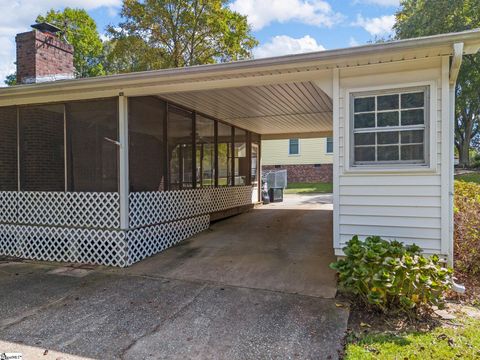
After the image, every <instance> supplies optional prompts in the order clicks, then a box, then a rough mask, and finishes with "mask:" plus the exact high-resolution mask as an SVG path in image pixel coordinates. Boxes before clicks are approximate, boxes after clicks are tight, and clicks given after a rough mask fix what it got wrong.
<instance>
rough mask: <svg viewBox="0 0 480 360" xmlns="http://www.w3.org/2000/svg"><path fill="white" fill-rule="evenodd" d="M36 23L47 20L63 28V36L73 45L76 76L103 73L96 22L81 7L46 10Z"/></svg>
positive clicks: (101, 47) (100, 41)
mask: <svg viewBox="0 0 480 360" xmlns="http://www.w3.org/2000/svg"><path fill="white" fill-rule="evenodd" d="M36 22H37V23H40V22H48V23H51V24H53V25H55V26H57V27H59V28H60V29H62V30H63V36H65V38H66V40H67V41H68V42H69V43H70V44H72V45H73V47H74V54H73V63H74V66H75V71H76V76H77V77H82V78H83V77H92V76H99V75H104V74H105V70H104V68H103V64H102V60H103V43H102V40H101V39H100V35H99V33H98V31H97V24H96V23H95V20H93V19H92V18H91V17H90V15H88V13H87V12H86V11H85V10H83V9H71V8H65V10H63V11H55V10H53V9H52V10H50V11H48V12H47V13H46V14H45V16H42V15H39V16H38V17H37V20H36Z"/></svg>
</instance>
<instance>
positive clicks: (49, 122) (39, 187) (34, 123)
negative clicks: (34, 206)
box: [19, 105, 65, 191]
mask: <svg viewBox="0 0 480 360" xmlns="http://www.w3.org/2000/svg"><path fill="white" fill-rule="evenodd" d="M19 111H20V113H19V117H20V122H19V125H20V134H19V135H20V139H19V141H20V189H21V190H22V191H65V147H64V132H65V119H64V105H47V106H29V107H21V108H20V110H19Z"/></svg>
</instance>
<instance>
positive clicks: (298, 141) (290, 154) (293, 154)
mask: <svg viewBox="0 0 480 360" xmlns="http://www.w3.org/2000/svg"><path fill="white" fill-rule="evenodd" d="M292 140H297V148H298V153H291V152H290V141H292ZM288 156H300V139H298V138H292V139H288Z"/></svg>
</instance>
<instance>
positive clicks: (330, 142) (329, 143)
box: [327, 137, 333, 153]
mask: <svg viewBox="0 0 480 360" xmlns="http://www.w3.org/2000/svg"><path fill="white" fill-rule="evenodd" d="M327 153H333V138H331V137H328V138H327Z"/></svg>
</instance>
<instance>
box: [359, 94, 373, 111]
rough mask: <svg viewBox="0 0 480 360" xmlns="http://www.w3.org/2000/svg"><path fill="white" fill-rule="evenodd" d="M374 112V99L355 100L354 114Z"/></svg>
mask: <svg viewBox="0 0 480 360" xmlns="http://www.w3.org/2000/svg"><path fill="white" fill-rule="evenodd" d="M364 111H375V97H368V98H356V99H355V100H354V112H356V113H357V112H364Z"/></svg>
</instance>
